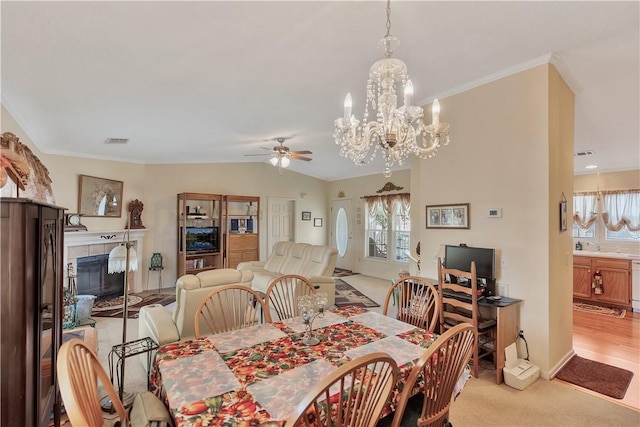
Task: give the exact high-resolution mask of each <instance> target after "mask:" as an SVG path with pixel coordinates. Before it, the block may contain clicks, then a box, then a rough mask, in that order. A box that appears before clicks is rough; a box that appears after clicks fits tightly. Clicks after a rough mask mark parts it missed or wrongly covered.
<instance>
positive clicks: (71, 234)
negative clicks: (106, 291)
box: [64, 228, 147, 292]
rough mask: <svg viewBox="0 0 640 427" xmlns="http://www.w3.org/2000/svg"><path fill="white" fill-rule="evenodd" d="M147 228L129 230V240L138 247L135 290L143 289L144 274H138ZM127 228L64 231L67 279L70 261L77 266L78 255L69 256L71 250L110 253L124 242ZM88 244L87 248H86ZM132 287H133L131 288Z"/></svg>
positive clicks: (94, 253)
mask: <svg viewBox="0 0 640 427" xmlns="http://www.w3.org/2000/svg"><path fill="white" fill-rule="evenodd" d="M146 231H147V229H145V228H140V229H132V230H129V240H130V241H131V242H132V243H133V245H134V247H135V249H136V255H137V257H136V258H137V260H138V271H137V272H136V273H135V274H133V276H134V279H133V289H132V291H133V292H140V291H142V290H143V289H142V274H138V273H139V272H140V270H141V269H142V254H143V249H144V248H143V241H144V235H145V233H146ZM125 232H126V230H122V229H121V230H102V231H66V232H65V233H64V266H65V274H64V276H65V280H66V279H67V278H68V277H69V272H68V270H67V266H68V263H69V262H71V263H72V265H73V268H74V269H75V268H76V264H75V259H76V258H77V256H73V254H72V256H69V253H70V248H73V249H71V252H76V253H77V252H82V251H85V250H86V252H87V253H86V255H99V254H101V253H109V252H110V251H111V249H113V248H114V247H115V246H116V245H119V244H120V243H122V241H123V238H124V234H125ZM85 246H86V248H84V247H85ZM129 289H131V288H129Z"/></svg>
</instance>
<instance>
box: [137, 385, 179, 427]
mask: <svg viewBox="0 0 640 427" xmlns="http://www.w3.org/2000/svg"><path fill="white" fill-rule="evenodd" d="M130 418H131V426H132V427H169V426H172V425H173V422H172V421H171V415H169V411H168V410H167V408H166V407H165V406H164V404H163V403H162V401H161V400H160V399H158V398H157V397H156V396H155V395H154V394H153V393H151V392H148V391H145V392H142V393H139V394H138V395H136V397H135V399H134V400H133V407H132V408H131V415H130Z"/></svg>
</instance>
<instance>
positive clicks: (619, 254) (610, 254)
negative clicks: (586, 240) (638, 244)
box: [573, 250, 640, 259]
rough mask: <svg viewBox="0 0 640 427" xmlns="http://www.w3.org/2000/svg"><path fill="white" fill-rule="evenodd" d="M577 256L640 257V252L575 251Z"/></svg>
mask: <svg viewBox="0 0 640 427" xmlns="http://www.w3.org/2000/svg"><path fill="white" fill-rule="evenodd" d="M573 254H574V255H577V256H588V257H596V258H616V259H640V254H625V253H622V252H597V251H576V250H574V251H573Z"/></svg>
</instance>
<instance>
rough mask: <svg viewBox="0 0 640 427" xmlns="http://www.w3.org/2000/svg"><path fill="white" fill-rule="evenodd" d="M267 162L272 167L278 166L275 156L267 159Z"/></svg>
mask: <svg viewBox="0 0 640 427" xmlns="http://www.w3.org/2000/svg"><path fill="white" fill-rule="evenodd" d="M269 162H271V164H272V165H273V166H275V165H277V164H278V158H277V157H276V156H274V157H272V158H270V159H269Z"/></svg>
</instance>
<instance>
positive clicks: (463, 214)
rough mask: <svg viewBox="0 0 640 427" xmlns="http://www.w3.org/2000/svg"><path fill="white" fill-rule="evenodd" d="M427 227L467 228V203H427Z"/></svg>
mask: <svg viewBox="0 0 640 427" xmlns="http://www.w3.org/2000/svg"><path fill="white" fill-rule="evenodd" d="M427 228H462V229H464V228H469V203H460V204H455V205H431V206H429V205H427Z"/></svg>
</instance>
